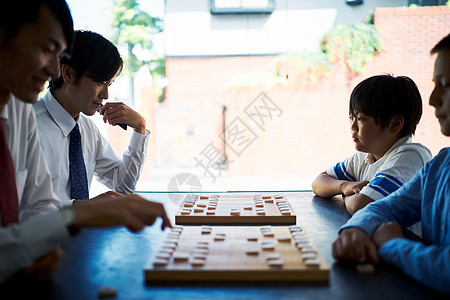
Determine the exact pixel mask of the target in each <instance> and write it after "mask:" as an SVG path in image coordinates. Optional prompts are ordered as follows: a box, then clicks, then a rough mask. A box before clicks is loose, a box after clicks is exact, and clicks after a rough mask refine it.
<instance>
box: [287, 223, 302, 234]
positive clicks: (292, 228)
mask: <svg viewBox="0 0 450 300" xmlns="http://www.w3.org/2000/svg"><path fill="white" fill-rule="evenodd" d="M289 231H290V232H291V233H293V232H301V231H302V228H301V227H300V226H297V225H293V226H289Z"/></svg>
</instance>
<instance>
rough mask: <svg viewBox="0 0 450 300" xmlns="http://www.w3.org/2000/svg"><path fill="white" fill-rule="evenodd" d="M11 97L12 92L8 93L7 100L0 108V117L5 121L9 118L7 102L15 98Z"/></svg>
mask: <svg viewBox="0 0 450 300" xmlns="http://www.w3.org/2000/svg"><path fill="white" fill-rule="evenodd" d="M13 98H14V96H13V94H10V96H9V100H8V102H6V104H5V106H3V108H2V109H1V110H0V118H2V119H5V121H7V120H8V119H9V117H8V113H7V112H6V111H7V107H8V104H10V103H11V102H12V101H14V100H15V99H13Z"/></svg>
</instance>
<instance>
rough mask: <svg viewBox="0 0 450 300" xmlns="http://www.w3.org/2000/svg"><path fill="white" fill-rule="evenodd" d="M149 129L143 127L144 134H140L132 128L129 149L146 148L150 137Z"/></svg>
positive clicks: (143, 149) (141, 149) (139, 149)
mask: <svg viewBox="0 0 450 300" xmlns="http://www.w3.org/2000/svg"><path fill="white" fill-rule="evenodd" d="M150 134H151V133H150V131H148V130H147V129H145V134H140V133H138V132H136V131H134V130H133V133H132V134H131V140H130V149H137V150H138V151H145V150H146V149H147V144H148V140H149V138H150Z"/></svg>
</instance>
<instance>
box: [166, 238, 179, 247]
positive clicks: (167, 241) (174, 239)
mask: <svg viewBox="0 0 450 300" xmlns="http://www.w3.org/2000/svg"><path fill="white" fill-rule="evenodd" d="M164 242H166V243H169V244H172V243H173V244H175V245H178V238H177V237H166V238H165V239H164Z"/></svg>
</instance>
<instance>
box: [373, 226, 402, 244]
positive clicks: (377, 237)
mask: <svg viewBox="0 0 450 300" xmlns="http://www.w3.org/2000/svg"><path fill="white" fill-rule="evenodd" d="M404 237H405V236H404V235H403V233H402V229H401V228H400V226H399V225H398V223H396V222H388V223H384V224H382V225H381V226H380V227H378V229H377V230H376V231H375V232H374V233H373V235H372V238H371V240H372V242H373V243H374V244H375V245H376V246H377V248H378V249H379V248H380V247H381V246H383V245H384V243H386V242H387V241H390V240H392V239H395V238H404Z"/></svg>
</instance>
